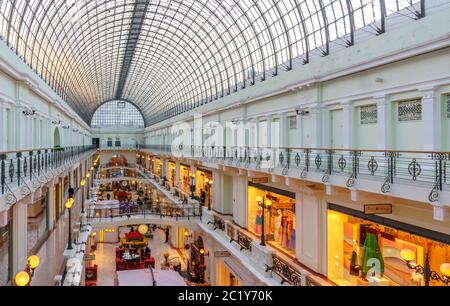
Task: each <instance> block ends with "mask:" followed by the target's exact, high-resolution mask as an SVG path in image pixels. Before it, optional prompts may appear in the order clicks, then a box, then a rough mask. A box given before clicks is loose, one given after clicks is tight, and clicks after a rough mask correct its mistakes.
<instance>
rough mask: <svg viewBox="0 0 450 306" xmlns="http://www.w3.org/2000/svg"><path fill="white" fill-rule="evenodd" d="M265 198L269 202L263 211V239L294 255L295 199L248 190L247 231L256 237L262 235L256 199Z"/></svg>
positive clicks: (259, 211) (252, 188) (254, 189)
mask: <svg viewBox="0 0 450 306" xmlns="http://www.w3.org/2000/svg"><path fill="white" fill-rule="evenodd" d="M258 197H265V199H266V200H268V201H271V205H270V207H268V208H267V209H266V210H265V238H266V241H268V242H271V243H273V244H272V245H274V246H276V247H280V248H282V249H284V250H286V251H288V252H289V253H295V243H296V242H295V241H296V229H295V228H296V223H295V199H293V198H290V197H287V196H283V195H280V194H276V193H273V192H267V191H265V190H261V189H258V188H256V187H249V189H248V217H249V220H248V224H249V227H248V230H249V231H250V232H252V233H253V234H255V235H257V236H261V233H262V213H263V209H262V206H260V205H258V202H257V200H256V199H257V198H258Z"/></svg>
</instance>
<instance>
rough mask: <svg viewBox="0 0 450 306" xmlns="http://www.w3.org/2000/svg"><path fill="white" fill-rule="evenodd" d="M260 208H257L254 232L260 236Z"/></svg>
mask: <svg viewBox="0 0 450 306" xmlns="http://www.w3.org/2000/svg"><path fill="white" fill-rule="evenodd" d="M262 221H263V220H262V208H258V214H257V215H256V223H255V232H256V234H257V235H261V234H262Z"/></svg>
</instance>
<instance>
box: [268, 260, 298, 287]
mask: <svg viewBox="0 0 450 306" xmlns="http://www.w3.org/2000/svg"><path fill="white" fill-rule="evenodd" d="M272 259H273V266H272V267H268V266H267V269H266V271H267V272H269V271H272V272H274V273H275V274H276V275H278V276H279V277H280V278H281V284H282V285H284V284H285V283H288V284H289V285H292V286H297V287H300V286H302V274H301V273H300V272H299V271H297V270H296V269H294V268H293V267H291V266H290V265H289V264H288V263H287V262H286V261H284V260H283V259H281V258H280V257H278V256H276V255H273V258H272Z"/></svg>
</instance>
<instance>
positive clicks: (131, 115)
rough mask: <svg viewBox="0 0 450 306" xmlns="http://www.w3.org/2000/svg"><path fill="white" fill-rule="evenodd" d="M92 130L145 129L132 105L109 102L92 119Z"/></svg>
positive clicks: (139, 114) (118, 101)
mask: <svg viewBox="0 0 450 306" xmlns="http://www.w3.org/2000/svg"><path fill="white" fill-rule="evenodd" d="M91 126H92V127H93V128H99V127H112V126H126V127H137V128H143V127H145V124H144V118H143V117H142V114H141V112H140V111H139V110H138V109H137V108H136V106H134V105H133V104H131V103H129V102H126V101H120V100H117V101H111V102H107V103H105V104H103V105H102V106H100V107H99V108H98V109H97V111H96V112H95V114H94V117H93V118H92V122H91Z"/></svg>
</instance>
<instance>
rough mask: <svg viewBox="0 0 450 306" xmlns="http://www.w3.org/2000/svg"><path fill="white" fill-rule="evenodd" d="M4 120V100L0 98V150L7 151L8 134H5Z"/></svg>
mask: <svg viewBox="0 0 450 306" xmlns="http://www.w3.org/2000/svg"><path fill="white" fill-rule="evenodd" d="M7 124H8V122H7V121H6V111H5V100H3V99H0V151H3V152H5V151H8V148H7V139H8V138H9V135H7V134H6V133H7V131H8V128H7V126H6V125H7Z"/></svg>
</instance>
